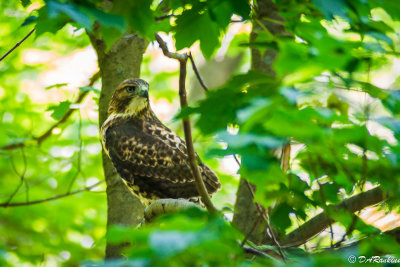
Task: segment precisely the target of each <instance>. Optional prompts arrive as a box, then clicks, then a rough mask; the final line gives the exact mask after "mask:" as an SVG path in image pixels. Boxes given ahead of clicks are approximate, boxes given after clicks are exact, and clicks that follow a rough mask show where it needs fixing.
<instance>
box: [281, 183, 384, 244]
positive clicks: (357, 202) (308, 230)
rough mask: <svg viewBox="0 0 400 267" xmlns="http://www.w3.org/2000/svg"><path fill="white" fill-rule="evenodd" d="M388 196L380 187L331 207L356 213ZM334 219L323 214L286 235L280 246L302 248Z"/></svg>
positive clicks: (325, 213)
mask: <svg viewBox="0 0 400 267" xmlns="http://www.w3.org/2000/svg"><path fill="white" fill-rule="evenodd" d="M385 198H386V196H385V194H384V193H383V191H382V189H381V188H380V187H376V188H374V189H371V190H369V191H367V192H363V193H360V194H358V195H355V196H353V197H351V198H348V199H346V200H344V201H343V202H342V203H341V204H338V205H334V206H331V207H332V208H333V209H334V210H336V211H339V210H340V209H345V210H347V211H348V212H351V213H353V212H356V211H359V210H362V209H363V208H365V207H368V206H371V205H374V204H377V203H379V202H381V201H383V200H385ZM333 222H334V219H332V218H329V217H328V214H327V212H322V213H320V214H318V215H317V216H315V217H314V218H312V219H311V220H309V221H307V222H306V223H304V224H303V225H301V226H300V227H299V228H297V229H296V230H294V231H293V232H291V233H289V234H288V235H286V236H285V237H284V238H283V239H281V240H280V244H281V245H284V246H300V245H302V244H304V243H305V242H307V240H309V239H310V238H312V237H313V236H315V235H317V234H319V233H320V232H322V231H323V230H324V229H325V228H326V227H328V226H329V224H331V223H333Z"/></svg>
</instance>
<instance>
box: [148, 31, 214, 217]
mask: <svg viewBox="0 0 400 267" xmlns="http://www.w3.org/2000/svg"><path fill="white" fill-rule="evenodd" d="M155 37H156V40H157V42H158V44H159V45H160V47H161V49H162V51H163V53H164V55H165V56H166V57H169V58H173V59H176V60H178V61H179V65H180V69H179V99H180V103H181V108H182V109H184V108H186V107H187V106H188V103H187V96H186V95H187V94H186V87H185V82H186V73H187V69H186V66H187V61H188V54H186V53H184V54H178V53H172V52H170V51H169V50H168V47H167V44H166V43H165V42H164V40H163V39H162V38H161V37H160V36H159V35H158V34H157V33H156V34H155ZM182 122H183V131H184V133H185V141H186V150H187V153H188V159H189V164H190V168H191V169H192V172H193V176H194V179H195V185H196V188H197V192H198V193H199V195H200V197H201V201H202V202H203V203H204V205H205V206H206V207H207V209H208V210H209V211H211V212H216V211H217V209H216V208H215V206H214V204H213V203H212V201H211V198H210V196H209V194H208V192H207V189H206V187H205V185H204V181H203V179H202V177H201V174H200V171H199V168H198V166H197V162H196V154H195V152H194V147H193V140H192V129H191V126H190V120H189V118H187V117H186V118H183V119H182Z"/></svg>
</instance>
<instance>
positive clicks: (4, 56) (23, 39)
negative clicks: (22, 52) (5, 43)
mask: <svg viewBox="0 0 400 267" xmlns="http://www.w3.org/2000/svg"><path fill="white" fill-rule="evenodd" d="M34 31H35V28H33V29H32V30H31V31H30V32H29V33H28V34H27V35H25V37H24V38H22V40H21V41H19V42H18V43H16V44H15V45H14V47H13V48H11V49H10V50H8V51H7V53H5V54H4V55H3V56H2V57H1V58H0V61H2V60H3V59H5V58H6V57H7V56H8V55H9V54H11V52H12V51H14V50H15V49H16V48H17V47H18V46H20V45H21V44H22V43H23V42H24V41H25V40H26V39H28V37H29V36H31V35H32V33H33V32H34Z"/></svg>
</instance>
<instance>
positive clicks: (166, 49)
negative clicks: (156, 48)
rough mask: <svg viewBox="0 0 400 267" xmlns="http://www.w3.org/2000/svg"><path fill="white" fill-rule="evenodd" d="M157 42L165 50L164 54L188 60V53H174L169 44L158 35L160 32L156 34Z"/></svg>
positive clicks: (180, 59)
mask: <svg viewBox="0 0 400 267" xmlns="http://www.w3.org/2000/svg"><path fill="white" fill-rule="evenodd" d="M155 36H156V40H157V43H158V44H159V45H160V48H161V50H162V51H163V54H164V56H166V57H169V58H173V59H176V60H179V62H181V61H185V62H186V61H187V59H188V55H187V54H179V53H173V52H170V51H169V50H168V47H167V44H166V43H165V42H164V40H163V39H162V38H161V37H160V35H158V33H156V34H155Z"/></svg>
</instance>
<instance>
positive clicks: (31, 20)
mask: <svg viewBox="0 0 400 267" xmlns="http://www.w3.org/2000/svg"><path fill="white" fill-rule="evenodd" d="M37 19H38V17H37V16H29V17H27V18H26V19H25V20H24V22H22V24H21V26H26V25H29V24H32V23H34V22H36V21H37Z"/></svg>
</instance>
